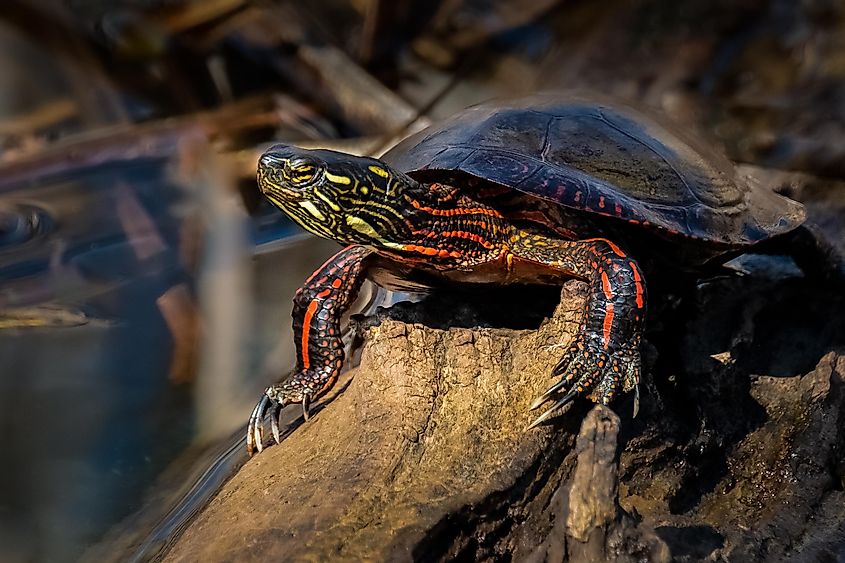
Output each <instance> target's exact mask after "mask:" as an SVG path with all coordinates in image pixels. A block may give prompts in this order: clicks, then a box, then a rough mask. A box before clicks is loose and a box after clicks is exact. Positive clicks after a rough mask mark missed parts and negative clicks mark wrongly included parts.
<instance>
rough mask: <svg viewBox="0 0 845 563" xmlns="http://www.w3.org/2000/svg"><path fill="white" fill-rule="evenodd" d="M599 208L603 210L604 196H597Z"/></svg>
mask: <svg viewBox="0 0 845 563" xmlns="http://www.w3.org/2000/svg"><path fill="white" fill-rule="evenodd" d="M599 207H601V208H602V209H604V196H603V195H602V196H599Z"/></svg>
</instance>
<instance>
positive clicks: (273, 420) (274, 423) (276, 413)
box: [270, 405, 282, 444]
mask: <svg viewBox="0 0 845 563" xmlns="http://www.w3.org/2000/svg"><path fill="white" fill-rule="evenodd" d="M280 416H282V406H281V405H276V406H275V408H274V409H273V413H272V414H271V415H270V429H271V430H272V431H273V439H274V440H276V444H281V443H282V438H281V433H280V432H279V417H280Z"/></svg>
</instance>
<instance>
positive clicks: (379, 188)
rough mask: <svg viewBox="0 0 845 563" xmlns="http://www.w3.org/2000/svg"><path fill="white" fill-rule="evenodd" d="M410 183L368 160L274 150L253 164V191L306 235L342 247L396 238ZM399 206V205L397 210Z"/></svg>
mask: <svg viewBox="0 0 845 563" xmlns="http://www.w3.org/2000/svg"><path fill="white" fill-rule="evenodd" d="M413 184H415V182H414V180H412V179H411V178H409V177H408V176H406V175H405V174H402V173H400V172H397V171H395V170H392V169H391V168H390V167H389V166H387V165H386V164H385V163H383V162H381V161H380V160H376V159H374V158H367V157H359V156H353V155H351V154H346V153H341V152H336V151H330V150H308V149H302V148H299V147H294V146H290V145H275V146H273V147H271V148H270V149H268V150H267V151H266V152H265V153H264V154H263V155H261V158H260V159H259V161H258V186H259V188H260V189H261V191H262V193H263V194H264V195H265V196H266V197H267V199H269V200H270V201H271V202H272V203H273V205H275V206H276V207H278V208H279V209H281V210H282V211H284V212H285V213H286V214H287V215H288V216H290V218H291V219H293V220H294V221H296V222H297V223H298V224H299V225H300V226H302V227H303V228H305V229H306V230H308V231H310V232H312V233H314V234H316V235H318V236H321V237H324V238H328V239H331V240H336V241H338V242H340V243H344V244H369V245H376V246H377V245H379V244H381V245H384V246H390V245H391V244H394V243H395V242H396V241H397V240H398V239H401V235H400V231H401V229H402V228H405V223H404V221H403V220H402V219H403V217H404V216H405V212H404V208H405V206H406V205H407V204H406V202H405V200H404V198H403V197H402V193H403V191H404V190H406V189H409V188H410V187H411V186H412V185H413ZM403 204H404V205H403Z"/></svg>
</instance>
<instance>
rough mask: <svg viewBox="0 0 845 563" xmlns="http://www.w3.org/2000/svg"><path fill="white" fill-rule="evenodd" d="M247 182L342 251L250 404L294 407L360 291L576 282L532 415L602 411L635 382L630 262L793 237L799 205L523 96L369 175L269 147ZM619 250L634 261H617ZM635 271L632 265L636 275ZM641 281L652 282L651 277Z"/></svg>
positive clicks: (596, 110)
mask: <svg viewBox="0 0 845 563" xmlns="http://www.w3.org/2000/svg"><path fill="white" fill-rule="evenodd" d="M258 184H259V187H260V189H261V191H262V192H263V193H264V195H265V196H266V197H267V198H269V200H270V201H271V202H272V203H273V204H275V205H276V206H277V207H279V208H280V209H281V210H282V211H284V212H285V213H287V214H288V215H289V216H290V217H291V218H292V219H293V220H294V221H296V222H297V223H299V224H300V225H301V226H302V227H304V228H305V229H307V230H309V231H311V232H312V233H314V234H316V235H319V236H321V237H325V238H329V239H332V240H336V241H338V242H340V243H343V244H346V245H349V246H347V247H346V248H344V249H343V250H341V251H340V252H338V253H337V254H336V255H335V256H334V257H333V258H331V259H330V260H329V261H328V262H326V263H325V264H324V265H323V266H322V267H320V268H319V269H318V270H317V271H316V272H315V273H314V274H313V275H312V276H311V277H310V278H309V279H308V280H307V281H306V282H305V285H304V286H303V287H302V288H301V289H300V290H299V291H298V292H297V294H296V297H295V298H294V308H293V328H294V334H295V338H296V349H297V367H296V371H295V373H294V374H293V375H292V376H291V377H290V378H289V379H287V380H286V381H284V382H282V383H280V384H276V385H272V386H270V387H269V388H268V389H267V390H266V391H265V393H264V395H263V396H262V399H261V400H260V402H259V403H258V405H256V407H255V409H254V411H253V413H252V416H251V418H250V424H249V428H248V432H247V448H248V449H249V451H250V452H252V451H253V449H256V448H257V449H258V450H259V451H260V450H261V448H262V421H263V418H264V416H265V414H266V413H267V411H268V410H271V407H272V410H274V412H273V414H272V416H271V420H272V426H273V433H274V435H275V436H276V440H277V441H278V422H277V418H278V411H279V410H280V409H281V407H283V406H284V405H286V404H290V403H300V404H302V407H303V411H304V413H305V414H306V415H307V410H308V404H309V402H310V401H312V400H313V399H314V398H316V397H318V396H319V395H321V394H322V393H324V392H325V391H326V390H327V389H328V388H330V387H331V385H332V384H333V382H334V381H335V379H336V377H337V375H338V374H339V372H340V369H341V366H342V363H343V344H342V341H341V339H340V326H339V318H340V315H341V314H342V312H343V311H344V310H345V309H346V308H347V307H348V305H349V304H350V303H351V301H352V300H353V299H354V297H355V295H356V293H357V290H358V288H359V287H360V285H361V283H362V281H363V279H364V278H365V277H370V278H372V279H373V280H374V281H375V282H376V283H378V284H380V285H382V286H384V287H387V288H388V289H396V288H398V289H407V288H409V287H412V288H415V289H416V288H418V287H420V286H425V287H431V286H435V285H438V284H444V283H445V284H456V283H492V284H511V283H546V284H560V283H562V280H564V279H566V278H571V277H575V278H580V279H582V280H584V281H586V282H587V283H589V284H590V288H591V290H590V295H589V298H588V302H587V305H586V311H585V315H584V320H583V323H582V326H581V328H580V331H579V333H578V334H577V336H576V338H575V339H574V341H573V342H572V343H571V344H570V345H569V346H568V348H567V349H566V350H565V352H564V354H563V357H562V358H561V360H560V362H559V363H558V364H557V366H556V367H555V368H554V369H553V375H554V376H555V377H560V380H559V381H558V382H556V383H555V384H554V385H552V386H551V388H549V390H548V391H547V392H546V393H544V394H543V395H542V396H540V397H539V398H538V399H537V400H536V401H535V403H534V404H533V405H532V408H537V407H539V406H540V405H542V404H544V403H546V402H547V401H549V400H553V399H554V400H555V401H554V403H553V404H552V405H551V407H550V408H549V409H548V410H547V411H546V412H544V413H543V414H542V415H541V416H540V417H539V418H538V419H537V420H535V421H534V423H533V424H532V426H533V425H535V424H537V423H539V422H541V421H543V420H545V419H546V418H548V417H549V416H550V414H551V413H552V412H553V411H555V410H556V409H557V408H559V407H561V406H562V405H564V404H566V403H568V402H569V401H571V400H573V399H574V398H576V397H578V396H579V395H584V396H588V397H590V398H591V399H592V400H594V401H596V402H602V403H608V402H610V401H611V400H612V399H613V398H614V396H615V395H617V394H618V392H619V391H627V390H630V389H632V388H634V387H635V386H636V384H637V382H638V380H639V373H640V352H639V343H640V337H641V334H642V330H643V320H644V316H645V312H646V285H645V275H644V273H643V270H642V269H641V267H640V265H639V264H640V263H643V264H659V263H660V262H661V260H662V261H663V262H664V263H671V265H672V267H673V268H684V269H695V268H699V267H701V266H702V265H705V264H708V263H713V262H719V261H723V260H724V259H726V258H727V257H729V256H732V255H736V254H738V253H740V252H742V251H744V250H745V249H746V248H748V247H750V246H752V245H754V244H757V243H759V242H761V241H763V240H766V239H770V238H772V237H775V236H778V235H782V234H784V233H787V232H790V231H792V230H794V229H796V227H798V226H799V225H801V224H802V223H803V221H804V218H805V214H804V208H803V206H802V205H801V204H800V203H796V202H794V201H791V200H789V199H786V198H784V197H781V196H779V195H777V194H775V193H774V192H772V191H770V190H768V189H764V188H761V187H758V186H755V185H751V184H749V183H747V182H746V181H744V180H742V179H740V178H738V177H737V175H736V172H735V170H734V168H733V166H732V165H731V163H730V162H729V161H727V160H726V159H725V158H724V157H722V156H720V155H717V154H714V153H713V152H712V151H710V150H709V149H707V148H704V147H701V146H698V145H697V144H696V143H695V142H694V141H692V140H689V139H686V138H684V136H683V135H682V134H680V133H678V132H677V131H671V130H670V129H669V128H668V127H667V126H666V125H664V124H661V123H660V122H658V121H657V120H656V119H655V118H654V117H651V116H647V115H645V114H643V113H640V112H639V111H637V110H634V109H631V108H628V107H626V106H622V105H618V104H614V103H605V102H595V101H585V100H582V99H577V98H562V97H560V96H554V95H544V96H533V97H530V98H525V99H521V100H516V101H511V102H506V103H489V104H483V105H479V106H475V107H472V108H469V109H467V110H465V111H463V112H461V113H459V114H458V115H456V116H454V117H453V118H451V119H449V120H447V121H445V122H443V123H442V124H440V125H436V126H433V127H430V128H428V129H426V130H424V131H422V132H420V133H418V134H416V135H414V136H412V137H410V138H408V139H406V140H405V141H403V142H402V143H400V144H399V145H397V146H396V147H395V148H393V149H392V150H390V151H389V152H388V153H387V154H385V155H384V156H383V158H382V159H381V160H377V159H373V158H363V157H355V156H351V155H348V154H343V153H338V152H334V151H328V150H305V149H300V148H297V147H293V146H286V145H276V146H274V147H272V148H270V149H269V150H267V151H266V152H265V153H264V154H263V155H262V157H261V159H260V162H259V166H258ZM629 252H630V253H631V254H629ZM632 255H633V256H637V258H638V259H639V260H640V262H639V263H638V261H637V260H635V259H634V258H633V257H632ZM646 271H650V268H649V269H647V270H646Z"/></svg>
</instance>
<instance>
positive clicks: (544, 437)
mask: <svg viewBox="0 0 845 563" xmlns="http://www.w3.org/2000/svg"><path fill="white" fill-rule="evenodd" d="M744 267H745V268H746V269H747V270H749V271H750V272H751V274H749V275H746V276H727V277H722V278H717V279H713V280H710V281H708V282H706V283H702V284H699V285H696V286H693V285H689V286H688V288H687V290H686V292H685V295H684V299H674V297H673V296H672V295H664V296H663V297H661V298H656V299H654V300H653V304H654V306H653V310H652V316H651V317H650V318H651V319H654V320H653V321H652V322H651V326H650V329H649V332H648V342H649V345H648V346H646V347H645V358H646V369H645V370H644V371H645V374H646V375H645V377H644V380H643V382H642V384H641V386H640V391H641V398H640V413H639V415H638V416H637V417H636V418H633V417H632V410H633V409H632V406H633V398H632V397H631V396H628V397H627V398H625V399H623V400H621V401H619V402H618V403H617V404H615V405H614V410H615V411H616V412H617V413H619V416H621V422H620V419H619V418H618V417H617V415H615V414H613V413H612V412H611V411H610V410H609V409H604V408H596V409H595V410H592V411H591V412H590V405H589V404H587V403H586V402H580V403H576V404H575V405H574V406H573V408H570V409H569V410H568V411H565V412H563V413H561V414H560V415H559V416H558V417H556V418H555V419H554V420H553V421H552V423H551V424H549V425H546V426H544V427H541V428H540V429H538V430H535V431H530V432H525V430H524V429H525V426H526V425H527V423H528V422H529V421H530V420H531V418H532V414H534V413H529V412H528V411H527V407H528V405H529V404H530V402H531V400H532V398H533V397H535V396H536V395H537V394H538V393H540V392H541V391H542V390H543V389H544V388H545V387H546V386H548V385H549V383H550V382H551V380H550V378H549V377H548V374H549V371H550V369H551V367H552V366H553V365H554V364H555V362H556V361H557V359H558V357H559V355H560V353H561V345H562V344H565V343H566V342H567V341H568V339H569V337H570V335H571V334H572V331H573V329H574V328H575V327H576V323H577V322H578V319H579V318H580V315H581V310H582V306H583V299H584V286H583V285H582V284H580V283H579V282H569V283H567V284H566V285H565V286H564V288H563V293H562V300H561V305H560V306H558V307H557V309H556V310H555V312H554V313H553V314H551V316H550V318H549V319H548V320H546V321H544V322H542V323H539V322H538V321H536V319H537V318H540V317H542V315H543V313H542V312H541V313H537V314H534V315H533V316H532V314H528V313H526V314H525V315H524V316H523V318H522V319H521V320H519V321H513V322H511V326H515V325H519V324H520V323H521V324H522V325H523V326H519V327H518V328H520V329H519V330H515V329H514V328H473V329H470V328H462V327H461V326H457V327H456V325H463V326H484V325H485V324H491V323H492V324H495V323H496V322H501V319H503V318H507V317H508V315H510V312H509V310H511V309H513V308H520V307H524V306H525V303H524V302H523V303H521V304H520V303H518V302H511V301H510V300H509V299H502V298H501V296H500V297H499V298H496V299H492V300H491V299H490V298H485V297H483V296H459V297H458V298H452V300H451V301H450V300H449V299H448V298H447V299H445V300H442V299H441V300H431V301H430V302H427V303H424V304H417V305H397V306H394V308H392V309H391V310H390V311H388V312H381V313H380V314H379V315H376V316H375V317H374V318H373V319H371V320H370V321H368V323H367V325H368V328H365V329H364V336H365V344H364V348H363V352H362V356H361V363H360V366H359V367H358V368H357V369H356V370H355V372H354V377H353V378H352V379H351V381H349V383H348V385H346V387H345V388H344V389H343V390H342V391H341V392H340V393H339V394H338V395H337V396H336V398H335V399H334V400H332V401H331V402H329V403H328V404H327V405H326V406H325V408H323V409H322V410H321V411H320V412H319V413H318V414H317V416H315V418H314V419H313V420H312V421H310V422H308V423H307V424H304V425H302V426H301V427H299V428H298V429H296V430H295V431H294V432H293V433H291V434H290V436H289V437H288V438H287V439H286V440H284V441H283V443H282V444H281V445H280V446H273V447H271V448H270V449H268V450H266V451H265V452H263V453H261V454H260V455H258V456H256V457H255V458H253V459H252V460H250V461H249V462H248V463H247V464H246V465H245V466H244V467H243V469H242V470H241V471H240V472H239V473H238V474H237V475H236V476H235V477H234V478H233V479H232V480H231V481H230V482H229V483H228V484H227V485H226V486H225V487H224V489H223V490H222V491H221V492H220V494H219V495H218V496H217V498H216V499H215V500H214V501H213V502H212V503H211V504H210V505H209V506H208V507H207V509H206V510H205V511H204V512H203V513H202V514H200V515H199V517H198V518H197V519H196V520H195V521H194V522H193V523H192V525H191V526H189V528H188V529H187V531H186V532H185V534H184V535H183V536H182V537H181V538H180V540H179V541H178V542H177V543H176V545H175V546H174V547H173V549H172V550H171V551H170V553H169V554H168V556H167V557H168V559H169V560H173V561H176V560H191V561H193V560H234V559H237V560H274V559H285V560H327V559H341V560H360V559H369V560H426V561H429V560H452V559H456V558H457V559H467V560H513V561H522V560H531V561H564V560H570V561H590V560H615V561H635V560H636V561H668V560H670V558H671V559H672V560H675V561H699V560H711V561H722V560H725V561H749V560H761V561H762V560H765V561H772V560H778V559H789V560H806V561H816V560H819V559H820V558H824V557H825V556H827V557H833V558H835V557H836V554H838V553H841V552H842V551H843V550H845V533H843V531H842V530H843V523H845V496H843V491H842V489H843V486H842V485H843V473H845V462H843V459H844V458H843V451H845V443H844V440H845V438H843V435H842V433H841V432H840V431H839V428H840V427H841V425H842V424H843V420H842V417H843V414H844V413H845V409H844V408H843V406H845V394H843V389H845V386H843V382H845V356H843V355H841V351H842V346H843V339H845V337H843V335H845V330H843V328H845V327H843V325H845V315H843V314H842V313H843V305H842V297H841V292H839V290H838V289H836V288H831V289H825V288H823V287H821V286H820V285H819V284H818V283H816V282H814V281H812V280H808V279H806V278H804V277H802V276H800V274H798V272H797V270H795V268H794V266H792V265H791V264H790V263H789V262H788V261H784V260H779V259H776V258H771V257H769V258H755V259H751V260H749V261H747V262H746V263H744ZM678 285H679V286H680V285H683V284H681V283H680V281H679V280H678ZM523 295H525V292H523ZM528 295H530V296H531V297H538V296H539V293H528ZM536 300H537V299H535V301H536ZM431 303H434V305H432V304H431ZM660 303H663V305H660ZM509 308H510V309H509ZM545 315H549V311H548V310H547V311H546V312H545ZM491 319H492V320H491ZM496 319H498V321H497V320H496ZM532 323H536V324H535V325H534V326H532ZM537 325H539V326H537ZM444 326H450V327H451V328H448V329H444V328H443V327H444ZM500 326H501V325H500ZM588 412H589V414H588ZM582 421H583V425H581V423H582ZM579 426H581V431H580V435H579V437H578V444H577V446H576V447H574V448H573V445H574V442H575V435H576V434H577V433H578V427H579ZM617 463H618V469H617ZM576 467H577V468H576ZM670 553H671V555H670ZM831 560H835V559H831Z"/></svg>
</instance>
